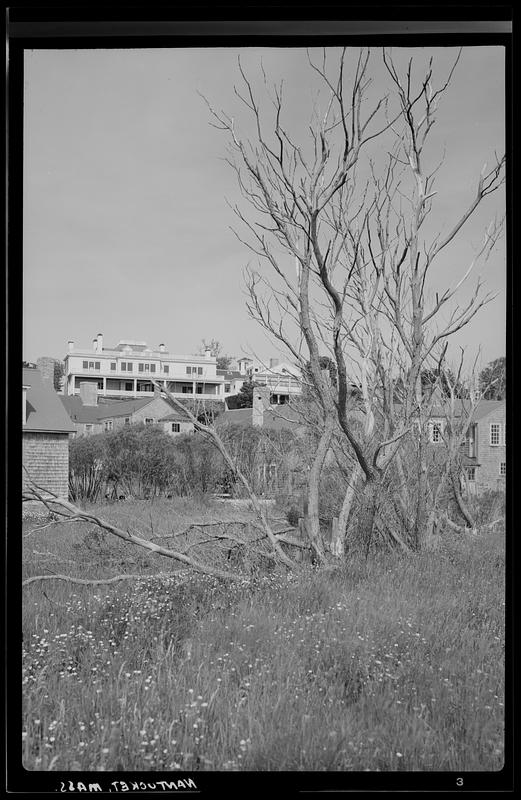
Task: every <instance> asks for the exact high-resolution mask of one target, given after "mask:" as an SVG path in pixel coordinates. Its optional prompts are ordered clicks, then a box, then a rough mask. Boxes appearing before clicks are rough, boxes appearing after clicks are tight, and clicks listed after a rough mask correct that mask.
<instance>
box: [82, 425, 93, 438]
mask: <svg viewBox="0 0 521 800" xmlns="http://www.w3.org/2000/svg"><path fill="white" fill-rule="evenodd" d="M83 430H84V431H85V436H89V435H90V434H91V433H92V425H85V426H84V428H83Z"/></svg>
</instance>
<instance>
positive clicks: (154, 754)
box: [22, 501, 504, 772]
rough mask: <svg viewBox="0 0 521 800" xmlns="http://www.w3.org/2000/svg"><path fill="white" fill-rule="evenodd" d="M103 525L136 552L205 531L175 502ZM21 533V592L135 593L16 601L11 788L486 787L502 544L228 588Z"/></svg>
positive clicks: (497, 733) (73, 538)
mask: <svg viewBox="0 0 521 800" xmlns="http://www.w3.org/2000/svg"><path fill="white" fill-rule="evenodd" d="M100 513H101V510H100ZM103 513H104V514H105V516H108V515H112V519H113V520H114V521H115V520H116V519H117V520H118V521H119V522H120V523H123V521H124V516H123V515H126V518H127V521H128V520H129V519H130V520H131V524H132V525H133V526H134V527H139V526H145V524H147V525H149V526H150V521H151V520H152V525H153V527H154V533H155V535H161V534H164V533H165V532H166V533H167V532H168V531H169V530H171V529H172V527H175V528H177V529H178V528H182V527H183V526H184V524H186V523H187V521H192V520H193V519H194V517H196V518H197V519H198V520H199V521H203V520H212V519H215V518H216V515H219V518H222V517H223V515H224V511H223V509H222V508H215V507H213V506H211V505H209V504H200V505H199V506H198V507H197V509H196V510H195V514H194V508H193V506H191V505H189V504H188V503H185V504H183V503H180V502H174V501H172V502H170V503H169V504H166V503H162V504H161V503H159V504H152V505H146V504H141V505H140V504H136V505H135V506H134V507H133V506H132V505H129V504H126V503H125V504H119V505H114V506H112V507H108V508H106V509H103ZM227 513H228V514H229V515H230V519H232V518H233V517H234V515H236V514H237V513H239V512H237V511H233V512H232V511H228V512H227ZM245 513H246V512H245ZM245 518H247V513H246V516H245ZM129 524H130V523H129ZM34 527H35V523H34V520H31V519H28V520H26V522H25V524H24V532H25V534H26V538H25V540H24V546H25V561H26V565H25V567H24V569H25V576H28V575H32V574H38V573H40V574H41V573H42V572H46V571H47V568H51V569H52V570H53V571H54V572H68V573H69V574H75V575H81V576H83V577H100V576H107V577H108V576H110V575H111V574H116V573H119V574H120V573H122V572H132V573H135V572H140V573H143V575H144V577H143V579H140V580H138V581H136V580H134V581H128V582H122V583H119V584H115V585H112V586H102V587H90V586H74V585H71V584H66V583H63V582H59V581H50V582H46V583H43V584H38V583H37V584H31V585H30V586H28V587H26V589H25V590H24V601H25V602H24V612H23V634H24V648H23V685H24V724H23V738H22V752H23V763H24V766H25V767H26V769H29V770H82V771H96V770H107V771H109V770H118V771H139V770H165V771H169V772H171V771H175V770H178V769H187V770H212V771H213V770H218V771H221V770H254V771H261V770H270V771H277V770H290V771H296V770H312V771H320V770H355V771H364V770H374V771H376V770H381V771H396V770H420V771H429V770H431V771H441V770H449V771H463V770H470V771H476V770H499V769H501V767H502V765H503V711H504V708H503V702H504V700H503V683H504V676H503V654H504V653H503V651H504V540H503V535H502V533H501V532H496V533H488V534H486V535H482V536H479V537H476V538H473V539H472V540H468V539H459V540H458V539H457V538H455V539H453V540H449V541H447V542H445V543H444V545H443V547H442V548H441V549H440V550H439V551H436V552H433V553H424V554H420V555H415V556H412V557H409V558H404V557H401V556H398V555H393V554H389V553H388V554H385V555H382V556H380V557H377V558H374V559H372V560H371V561H369V562H367V563H366V562H365V561H356V560H352V561H349V560H348V561H347V562H346V564H345V565H344V566H343V568H342V569H341V570H338V571H337V572H336V573H332V574H329V575H328V576H327V577H325V576H324V575H320V574H318V573H317V572H316V571H314V570H313V569H312V568H311V567H310V568H306V569H305V570H304V572H303V574H301V575H299V576H291V575H286V574H282V573H278V572H276V571H273V572H272V573H269V574H265V575H264V576H262V577H257V578H255V580H254V581H251V582H250V583H248V584H246V583H244V584H237V585H233V586H231V585H229V584H224V583H222V582H220V581H217V580H215V579H211V578H208V577H205V576H197V575H195V574H193V573H188V572H187V571H185V570H177V571H174V572H173V573H172V575H171V577H170V578H168V579H166V580H165V579H162V580H158V579H153V578H150V577H149V578H147V577H146V574H147V573H157V572H160V571H165V570H172V569H173V565H172V564H171V562H165V560H164V559H160V558H158V557H157V556H149V555H148V554H146V553H144V552H138V551H137V550H136V549H135V548H133V549H131V548H130V547H129V546H128V545H125V544H124V543H120V542H118V541H116V542H115V543H112V542H111V541H109V540H108V539H107V538H106V537H99V536H97V534H96V533H95V531H94V530H92V529H89V526H86V525H85V524H83V523H82V524H73V525H69V526H67V527H63V526H51V527H49V528H46V529H45V530H42V531H38V532H35V533H32V534H29V535H27V534H28V533H29V531H30V530H31V529H32V528H34ZM57 557H59V558H60V559H62V561H63V563H59V562H58V561H57V560H56V559H57Z"/></svg>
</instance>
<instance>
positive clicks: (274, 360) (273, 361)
mask: <svg viewBox="0 0 521 800" xmlns="http://www.w3.org/2000/svg"><path fill="white" fill-rule="evenodd" d="M278 363H279V359H278V358H270V369H273V367H276V366H277V364H278Z"/></svg>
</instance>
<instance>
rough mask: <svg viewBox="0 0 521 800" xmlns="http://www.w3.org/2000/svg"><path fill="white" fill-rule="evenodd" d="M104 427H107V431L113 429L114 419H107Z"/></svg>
mask: <svg viewBox="0 0 521 800" xmlns="http://www.w3.org/2000/svg"><path fill="white" fill-rule="evenodd" d="M103 427H104V429H105V430H106V431H111V430H112V427H113V423H112V420H111V419H107V420H105V423H104V425H103Z"/></svg>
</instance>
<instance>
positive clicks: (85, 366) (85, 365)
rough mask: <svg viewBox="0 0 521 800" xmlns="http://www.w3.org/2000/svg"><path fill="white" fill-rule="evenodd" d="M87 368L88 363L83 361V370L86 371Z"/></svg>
mask: <svg viewBox="0 0 521 800" xmlns="http://www.w3.org/2000/svg"><path fill="white" fill-rule="evenodd" d="M88 368H89V362H88V361H84V362H83V369H88Z"/></svg>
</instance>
